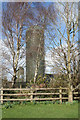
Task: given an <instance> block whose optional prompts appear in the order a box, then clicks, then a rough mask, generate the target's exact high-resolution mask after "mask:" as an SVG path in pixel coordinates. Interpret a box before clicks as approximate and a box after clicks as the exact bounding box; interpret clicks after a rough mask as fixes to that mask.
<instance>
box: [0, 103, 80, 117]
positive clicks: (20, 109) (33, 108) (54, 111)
mask: <svg viewBox="0 0 80 120" xmlns="http://www.w3.org/2000/svg"><path fill="white" fill-rule="evenodd" d="M2 113H3V114H2V116H3V118H78V103H74V104H69V103H68V104H41V103H39V104H26V105H25V104H22V105H21V104H20V105H13V107H12V108H8V109H5V108H3V112H2Z"/></svg>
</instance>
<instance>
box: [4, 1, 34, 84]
mask: <svg viewBox="0 0 80 120" xmlns="http://www.w3.org/2000/svg"><path fill="white" fill-rule="evenodd" d="M4 5H5V6H6V8H5V7H4ZM30 5H31V3H22V2H21V3H18V2H17V3H14V2H13V3H3V14H2V32H3V42H4V44H5V46H6V47H7V49H8V51H9V54H8V53H6V49H5V51H3V55H4V59H6V60H7V61H8V62H9V64H10V65H11V67H12V68H13V84H14V83H15V81H16V73H17V71H18V67H19V62H20V60H21V59H22V58H23V55H24V54H23V53H24V51H25V30H26V29H27V26H29V25H30V22H29V19H30V18H31V19H32V18H33V15H32V13H31V11H30ZM23 48H24V49H23ZM8 56H9V57H8ZM6 70H8V71H9V72H10V73H11V71H10V69H7V68H6ZM11 74H12V73H11Z"/></svg>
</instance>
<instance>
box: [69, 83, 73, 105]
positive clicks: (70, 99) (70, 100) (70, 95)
mask: <svg viewBox="0 0 80 120" xmlns="http://www.w3.org/2000/svg"><path fill="white" fill-rule="evenodd" d="M68 102H70V103H72V102H73V92H72V85H70V87H69V93H68Z"/></svg>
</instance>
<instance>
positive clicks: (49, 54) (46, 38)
mask: <svg viewBox="0 0 80 120" xmlns="http://www.w3.org/2000/svg"><path fill="white" fill-rule="evenodd" d="M45 4H46V7H47V6H48V5H49V4H51V3H45ZM57 7H58V6H57ZM60 9H61V10H63V8H62V7H61V6H60ZM58 22H60V21H58ZM64 29H65V24H64V23H63V22H62V24H61V30H62V31H64ZM55 33H56V31H55ZM46 34H47V33H45V35H46ZM53 35H54V34H53ZM46 36H47V35H46ZM58 36H59V34H57V35H56V38H57V37H58ZM49 37H50V36H47V37H45V43H46V44H49ZM65 37H66V32H65ZM52 44H53V43H52ZM64 45H65V43H64ZM50 47H53V45H52V46H51V45H50ZM51 49H52V48H51ZM5 50H7V49H6V48H5ZM7 52H8V51H7ZM45 60H46V68H45V72H46V73H51V74H52V73H53V71H52V67H51V65H53V64H54V61H53V59H52V57H51V52H50V51H49V50H48V49H46V56H45ZM23 61H24V62H25V59H23ZM47 61H48V64H49V66H47ZM24 71H25V72H26V69H25V70H24ZM25 72H24V73H25ZM8 79H9V80H10V79H11V76H10V74H8Z"/></svg>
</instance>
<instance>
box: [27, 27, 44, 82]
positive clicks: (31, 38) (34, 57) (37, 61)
mask: <svg viewBox="0 0 80 120" xmlns="http://www.w3.org/2000/svg"><path fill="white" fill-rule="evenodd" d="M36 68H38V69H37V76H38V75H41V76H43V75H44V71H45V63H44V30H43V29H42V28H40V27H39V26H33V27H30V28H29V29H28V30H27V32H26V80H27V82H28V81H30V80H33V79H34V76H35V72H36Z"/></svg>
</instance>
